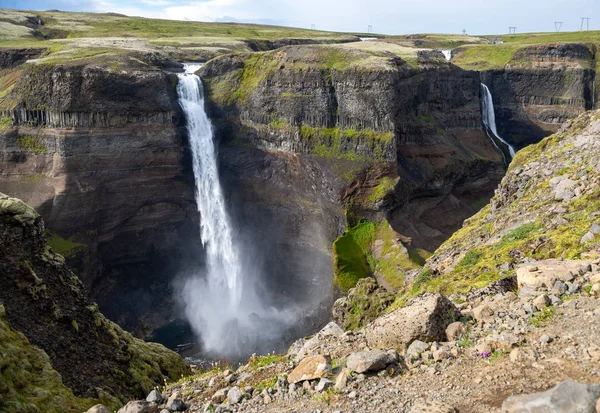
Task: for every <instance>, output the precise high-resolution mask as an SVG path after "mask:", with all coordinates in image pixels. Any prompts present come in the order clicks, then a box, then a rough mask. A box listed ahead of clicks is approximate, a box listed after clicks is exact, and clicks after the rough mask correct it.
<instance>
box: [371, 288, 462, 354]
mask: <svg viewBox="0 0 600 413" xmlns="http://www.w3.org/2000/svg"><path fill="white" fill-rule="evenodd" d="M459 316H460V312H459V311H458V309H457V308H456V307H455V306H454V304H452V302H451V301H450V300H448V298H446V297H444V296H442V295H441V294H423V295H421V296H419V297H417V298H414V299H412V300H411V301H409V302H408V304H407V305H406V306H405V307H402V308H399V309H398V310H396V311H393V312H391V313H389V314H386V315H384V316H382V317H379V318H378V319H377V320H375V321H374V322H373V323H371V324H369V325H368V326H367V328H366V329H365V336H366V339H367V344H368V345H369V347H371V348H397V349H402V350H404V349H406V348H408V345H409V344H410V343H412V342H413V341H415V340H423V341H446V327H448V325H450V323H452V322H454V321H456V319H457V318H458V317H459Z"/></svg>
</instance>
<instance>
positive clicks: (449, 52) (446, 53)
mask: <svg viewBox="0 0 600 413" xmlns="http://www.w3.org/2000/svg"><path fill="white" fill-rule="evenodd" d="M442 54H443V55H444V57H445V58H446V60H448V61H450V59H452V50H442Z"/></svg>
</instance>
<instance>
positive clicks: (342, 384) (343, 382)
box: [335, 368, 350, 391]
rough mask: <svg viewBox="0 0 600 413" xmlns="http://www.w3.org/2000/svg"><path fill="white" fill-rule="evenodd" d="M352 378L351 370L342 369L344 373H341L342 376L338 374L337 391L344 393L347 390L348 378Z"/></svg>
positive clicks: (336, 380)
mask: <svg viewBox="0 0 600 413" xmlns="http://www.w3.org/2000/svg"><path fill="white" fill-rule="evenodd" d="M349 377H350V369H347V368H345V369H342V371H340V374H338V376H337V378H336V379H335V389H336V390H337V391H342V390H344V389H345V388H346V386H347V385H348V378H349Z"/></svg>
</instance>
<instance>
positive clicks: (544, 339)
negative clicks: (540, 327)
mask: <svg viewBox="0 0 600 413" xmlns="http://www.w3.org/2000/svg"><path fill="white" fill-rule="evenodd" d="M552 341H554V339H553V338H552V337H550V336H549V335H547V334H544V335H543V336H541V337H540V343H544V344H548V343H552Z"/></svg>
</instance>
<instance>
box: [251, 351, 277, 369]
mask: <svg viewBox="0 0 600 413" xmlns="http://www.w3.org/2000/svg"><path fill="white" fill-rule="evenodd" d="M283 361H284V356H281V355H276V354H267V355H266V356H252V357H251V358H250V360H248V364H249V365H250V366H252V368H253V369H255V370H257V369H259V368H261V367H266V366H268V365H271V364H273V363H281V362H283Z"/></svg>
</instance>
